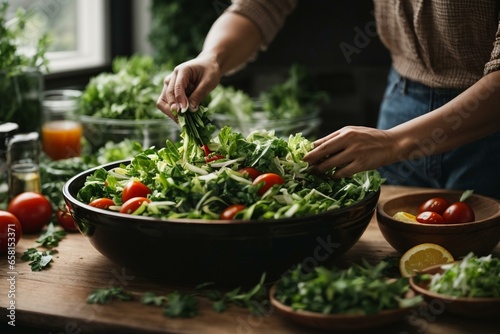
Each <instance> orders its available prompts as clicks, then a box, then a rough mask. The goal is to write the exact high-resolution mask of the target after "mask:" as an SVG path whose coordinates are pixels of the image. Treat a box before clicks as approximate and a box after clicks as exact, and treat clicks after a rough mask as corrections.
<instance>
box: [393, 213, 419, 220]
mask: <svg viewBox="0 0 500 334" xmlns="http://www.w3.org/2000/svg"><path fill="white" fill-rule="evenodd" d="M392 218H394V219H396V220H398V221H400V222H405V223H415V222H417V217H415V216H414V215H412V214H411V213H408V212H403V211H400V212H396V213H395V214H394V216H392Z"/></svg>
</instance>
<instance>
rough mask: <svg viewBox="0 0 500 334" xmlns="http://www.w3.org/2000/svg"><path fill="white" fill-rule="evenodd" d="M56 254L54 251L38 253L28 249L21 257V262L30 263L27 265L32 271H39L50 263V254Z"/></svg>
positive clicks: (34, 249)
mask: <svg viewBox="0 0 500 334" xmlns="http://www.w3.org/2000/svg"><path fill="white" fill-rule="evenodd" d="M55 253H57V251H56V250H46V251H43V252H41V251H39V250H38V249H36V248H28V250H26V252H24V253H23V255H22V256H21V260H24V261H31V262H30V263H29V265H30V267H31V270H32V271H41V270H42V269H45V268H46V267H48V266H50V264H51V263H52V254H55Z"/></svg>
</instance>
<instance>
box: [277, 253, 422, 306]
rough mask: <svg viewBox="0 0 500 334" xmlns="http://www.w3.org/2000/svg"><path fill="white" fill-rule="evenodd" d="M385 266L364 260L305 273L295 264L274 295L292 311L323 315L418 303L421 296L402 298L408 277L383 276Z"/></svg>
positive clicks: (407, 286)
mask: <svg viewBox="0 0 500 334" xmlns="http://www.w3.org/2000/svg"><path fill="white" fill-rule="evenodd" d="M387 266H388V263H386V262H384V261H382V262H380V263H379V264H377V265H375V266H372V265H370V264H369V263H368V262H367V261H365V260H364V261H363V263H362V264H360V265H358V264H353V265H352V266H351V267H350V268H348V269H338V268H332V269H327V268H325V267H317V268H315V269H314V271H311V272H307V271H305V270H304V268H302V266H301V265H297V266H296V267H295V268H292V269H291V270H290V271H289V272H288V273H287V274H286V275H284V276H283V277H282V279H281V280H280V281H279V282H278V283H277V284H276V291H275V296H274V297H275V298H276V299H277V300H278V301H279V302H281V303H282V304H285V305H288V306H291V307H292V308H293V309H294V310H304V311H311V312H318V313H323V314H360V315H365V314H366V315H369V314H376V313H378V312H380V311H383V310H391V309H397V308H401V307H412V306H416V305H418V304H419V303H421V302H422V297H421V296H416V297H412V298H405V294H406V292H407V291H408V290H409V288H410V286H409V284H408V279H406V278H398V279H392V280H389V279H388V278H387V277H385V275H384V270H385V269H386V267H387Z"/></svg>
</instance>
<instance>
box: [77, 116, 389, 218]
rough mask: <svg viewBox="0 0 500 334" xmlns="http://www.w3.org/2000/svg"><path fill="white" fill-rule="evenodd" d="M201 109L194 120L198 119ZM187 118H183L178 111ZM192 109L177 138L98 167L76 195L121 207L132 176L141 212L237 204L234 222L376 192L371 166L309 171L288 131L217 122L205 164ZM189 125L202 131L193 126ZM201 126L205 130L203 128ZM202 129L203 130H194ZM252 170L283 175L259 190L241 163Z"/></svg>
mask: <svg viewBox="0 0 500 334" xmlns="http://www.w3.org/2000/svg"><path fill="white" fill-rule="evenodd" d="M204 113H208V110H206V109H203V108H202V109H201V110H200V111H198V112H197V113H196V114H197V115H196V116H195V117H197V118H198V117H199V118H198V121H201V123H203V122H204V121H203V119H206V117H205V116H206V115H204ZM186 115H188V116H186ZM183 117H193V113H190V112H187V113H185V114H179V123H180V124H184V126H183V128H182V134H181V137H182V140H181V143H173V142H171V141H169V140H167V142H166V146H165V147H164V148H161V149H159V150H155V149H154V148H149V149H146V150H144V151H143V152H141V153H139V154H137V155H136V156H135V157H134V158H133V159H132V160H131V163H130V164H128V165H123V164H122V166H120V167H118V168H114V169H113V170H110V171H106V170H104V169H99V170H97V171H96V172H95V173H93V175H91V176H89V177H88V178H87V180H86V182H85V185H84V186H83V188H82V189H80V191H79V193H78V195H77V197H78V199H79V200H80V201H82V202H84V203H89V202H91V201H92V200H94V199H97V198H103V197H106V198H111V199H113V201H114V203H115V204H116V206H117V207H119V206H120V205H122V204H123V202H122V192H123V189H124V187H125V185H126V184H127V183H128V182H129V181H131V180H138V181H140V182H142V183H143V184H145V185H146V186H147V187H148V188H149V189H150V190H151V194H150V195H148V197H149V199H150V200H151V202H150V203H149V204H148V205H147V208H146V210H144V212H142V215H146V216H153V217H162V218H194V219H219V217H220V214H221V212H222V211H223V210H224V209H226V208H227V207H228V206H230V205H232V204H241V205H244V206H245V209H244V210H242V211H241V212H239V213H238V216H237V218H239V219H246V220H249V219H279V218H289V217H299V216H305V215H311V214H317V213H321V212H325V211H328V210H333V209H336V208H340V207H345V206H348V205H351V204H354V203H356V202H358V201H360V200H362V199H363V198H364V197H365V196H366V195H367V194H369V193H371V192H376V191H377V190H378V189H379V187H380V184H381V183H382V179H381V177H380V175H379V174H378V172H376V171H366V172H362V173H359V174H356V175H354V176H353V177H352V178H345V179H335V180H334V179H332V178H330V177H328V176H327V175H314V174H312V173H310V167H309V165H308V164H307V163H306V162H304V161H303V160H302V158H303V157H304V155H305V154H306V153H307V152H308V151H309V150H311V149H312V147H313V144H312V142H310V141H308V140H307V139H305V138H303V137H302V135H301V134H300V133H299V134H296V135H293V136H290V137H289V138H288V140H285V139H283V138H278V137H276V136H275V135H274V132H273V131H255V132H252V133H251V134H250V135H249V136H247V138H244V137H243V136H242V135H241V134H240V133H236V132H233V131H232V130H231V128H229V127H224V128H222V129H221V130H220V132H219V133H218V135H217V136H216V137H214V138H212V140H211V141H210V142H209V143H205V145H207V147H208V149H209V150H210V152H211V153H210V154H214V153H215V154H216V157H217V160H211V161H209V162H207V161H208V160H207V159H206V153H207V152H205V151H204V150H203V149H202V148H201V147H200V146H199V145H200V140H203V139H204V138H206V136H205V134H203V131H202V130H199V131H198V132H193V131H191V130H190V131H187V130H188V129H192V127H191V126H186V125H185V124H187V123H189V124H191V122H189V121H186V119H182V118H183ZM195 123H197V122H194V123H192V125H193V126H195V127H198V129H200V128H203V127H202V126H200V124H198V125H195ZM205 130H206V128H205ZM202 134H203V135H202ZM246 167H252V168H255V169H257V170H258V171H259V172H260V173H261V174H262V173H275V174H278V175H280V176H281V177H282V178H283V179H284V183H283V184H282V185H275V186H273V187H271V188H270V189H269V190H267V191H266V192H265V193H264V194H262V195H261V194H259V189H260V188H261V186H262V183H257V184H254V183H253V182H252V180H251V179H250V178H249V176H248V175H247V174H244V173H242V172H240V170H241V169H242V168H246Z"/></svg>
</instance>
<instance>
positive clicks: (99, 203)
mask: <svg viewBox="0 0 500 334" xmlns="http://www.w3.org/2000/svg"><path fill="white" fill-rule="evenodd" d="M89 205H90V206H93V207H94V208H99V209H104V210H106V209H107V208H109V207H110V206H113V205H115V202H113V200H112V199H110V198H98V199H95V200H93V201H92V202H90V203H89Z"/></svg>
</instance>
